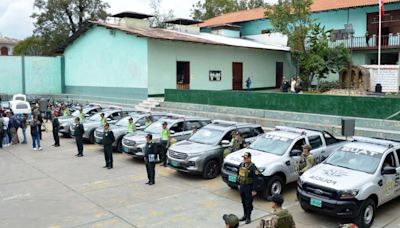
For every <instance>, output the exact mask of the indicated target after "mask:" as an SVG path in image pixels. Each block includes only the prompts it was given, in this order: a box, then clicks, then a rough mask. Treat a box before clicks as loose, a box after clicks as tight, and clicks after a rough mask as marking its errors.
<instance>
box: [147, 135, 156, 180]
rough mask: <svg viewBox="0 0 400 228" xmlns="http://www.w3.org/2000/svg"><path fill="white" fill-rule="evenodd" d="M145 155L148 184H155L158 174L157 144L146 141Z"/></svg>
mask: <svg viewBox="0 0 400 228" xmlns="http://www.w3.org/2000/svg"><path fill="white" fill-rule="evenodd" d="M144 157H145V162H146V171H147V178H148V179H149V182H147V184H149V185H153V184H154V183H155V181H154V178H155V175H156V170H155V166H156V162H157V145H156V144H154V143H153V142H150V143H146V145H145V147H144Z"/></svg>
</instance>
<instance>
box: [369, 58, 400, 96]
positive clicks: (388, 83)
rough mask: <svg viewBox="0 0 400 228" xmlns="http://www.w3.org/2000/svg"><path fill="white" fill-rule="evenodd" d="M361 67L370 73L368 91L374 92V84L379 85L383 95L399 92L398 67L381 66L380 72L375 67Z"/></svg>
mask: <svg viewBox="0 0 400 228" xmlns="http://www.w3.org/2000/svg"><path fill="white" fill-rule="evenodd" d="M363 67H365V68H367V69H368V70H369V72H370V76H371V78H370V79H371V80H370V91H375V86H376V84H381V85H382V92H384V93H398V92H399V66H390V65H386V66H381V69H380V71H379V70H378V67H377V66H376V65H374V66H371V65H370V66H363Z"/></svg>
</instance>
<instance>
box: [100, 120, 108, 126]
mask: <svg viewBox="0 0 400 228" xmlns="http://www.w3.org/2000/svg"><path fill="white" fill-rule="evenodd" d="M106 123H107V120H106V119H105V118H102V119H101V120H100V125H101V126H102V127H104V125H106Z"/></svg>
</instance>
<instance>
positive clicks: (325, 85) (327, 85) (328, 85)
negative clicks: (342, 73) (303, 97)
mask: <svg viewBox="0 0 400 228" xmlns="http://www.w3.org/2000/svg"><path fill="white" fill-rule="evenodd" d="M340 88H341V86H340V82H339V81H333V82H330V81H321V82H320V83H319V91H320V92H321V93H324V92H327V91H329V90H332V89H340Z"/></svg>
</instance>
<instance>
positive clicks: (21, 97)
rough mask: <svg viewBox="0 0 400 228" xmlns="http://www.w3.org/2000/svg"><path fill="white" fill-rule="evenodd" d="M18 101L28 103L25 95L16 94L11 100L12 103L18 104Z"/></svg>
mask: <svg viewBox="0 0 400 228" xmlns="http://www.w3.org/2000/svg"><path fill="white" fill-rule="evenodd" d="M18 101H26V95H24V94H15V95H14V96H13V98H12V100H11V102H18Z"/></svg>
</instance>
